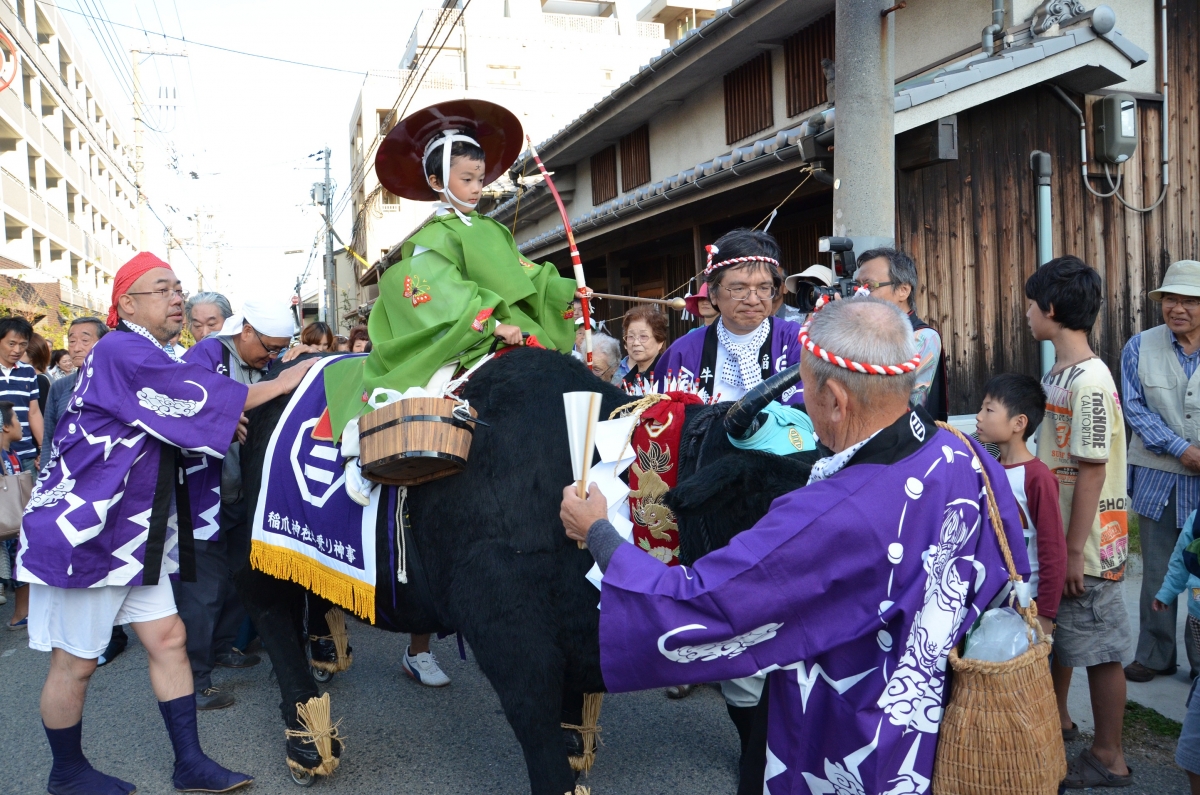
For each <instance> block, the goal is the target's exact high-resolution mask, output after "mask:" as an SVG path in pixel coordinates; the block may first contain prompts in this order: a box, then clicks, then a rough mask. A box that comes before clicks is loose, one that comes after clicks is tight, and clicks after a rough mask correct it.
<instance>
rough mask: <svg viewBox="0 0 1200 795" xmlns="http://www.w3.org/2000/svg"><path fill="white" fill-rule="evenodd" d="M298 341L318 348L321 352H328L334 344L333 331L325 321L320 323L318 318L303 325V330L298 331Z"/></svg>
mask: <svg viewBox="0 0 1200 795" xmlns="http://www.w3.org/2000/svg"><path fill="white" fill-rule="evenodd" d="M300 342H301V343H302V344H304V345H312V346H314V347H316V348H319V349H320V351H321V353H329V352H330V351H332V350H333V348H334V344H335V343H334V340H333V331H332V330H331V329H330V328H329V325H328V324H327V323H322V322H321V321H320V320H318V321H317V322H315V323H309V324H308V325H307V326H305V327H304V331H301V332H300Z"/></svg>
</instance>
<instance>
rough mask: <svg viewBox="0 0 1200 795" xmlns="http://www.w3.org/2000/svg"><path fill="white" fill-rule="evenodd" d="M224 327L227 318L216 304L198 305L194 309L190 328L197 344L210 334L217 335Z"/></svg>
mask: <svg viewBox="0 0 1200 795" xmlns="http://www.w3.org/2000/svg"><path fill="white" fill-rule="evenodd" d="M223 325H225V316H224V315H222V314H221V310H220V309H218V308H217V305H216V304H196V305H195V306H194V307H192V322H191V323H190V324H189V327H190V328H191V331H192V336H193V337H195V339H196V342H199V341H200V340H202V339H204V338H205V337H207V336H208V335H209V334H216V333H217V332H218V331H220V330H221V326H223Z"/></svg>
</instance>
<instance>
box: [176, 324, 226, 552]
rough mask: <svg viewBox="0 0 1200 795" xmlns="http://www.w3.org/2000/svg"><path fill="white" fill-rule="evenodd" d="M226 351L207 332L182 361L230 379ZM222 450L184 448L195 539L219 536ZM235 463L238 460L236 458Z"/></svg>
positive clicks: (214, 538) (206, 539)
mask: <svg viewBox="0 0 1200 795" xmlns="http://www.w3.org/2000/svg"><path fill="white" fill-rule="evenodd" d="M227 350H228V349H227V348H226V347H225V346H224V345H223V344H222V343H221V340H220V338H219V337H218V335H216V334H210V335H209V336H207V337H205V338H204V339H202V340H200V341H199V342H197V343H196V344H195V345H193V346H192V347H190V348H188V349H187V350H186V351H185V352H184V354H183V360H184V361H185V362H187V363H189V364H195V365H199V366H200V367H203V368H204V369H205V370H210V371H211V372H214V373H217V374H218V375H223V376H225V377H227V378H229V377H231V376H230V373H229V363H228V362H229V358H228V357H229V354H228V353H227ZM227 449H228V448H227ZM225 453H226V450H222V451H221V456H220V457H217V456H211V455H208V454H207V453H202V452H199V451H197V450H184V451H183V458H184V465H185V467H186V468H187V483H188V497H189V499H190V501H191V509H192V535H193V536H195V538H196V540H197V541H217V540H219V539H220V536H221V468H222V466H223V465H224V462H223V461H222V459H223V458H224V456H225ZM234 463H235V464H236V463H237V462H236V458H235V459H234Z"/></svg>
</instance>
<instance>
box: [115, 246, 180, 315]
mask: <svg viewBox="0 0 1200 795" xmlns="http://www.w3.org/2000/svg"><path fill="white" fill-rule="evenodd" d="M155 268H166V269H167V270H171V266H170V265H168V264H167V263H165V262H163V261H162V260H160V259H159V258H158V257H156V256H154V255H153V254H151V253H150V252H149V251H142V252H140V253H138V254H136V255H135V256H134V258H133V259H131V260H129V262H126V263H125V264H124V265H122V266H121V269H120V270H119V271H117V275H116V276H114V277H113V291H112V306H110V307H109V308H108V321H107V323H108V327H109V328H116V327H117V321H118V320H119V319H120V318H118V317H117V299H118V298H120V297H121V296H123V295H125V293H127V292H129V288H130V287H132V286H133V283H134V282H136V281H137V280H138V279H139V278H141V277H142V276H143V275H145V274H146V273H147V272H149V271H152V270H154V269H155Z"/></svg>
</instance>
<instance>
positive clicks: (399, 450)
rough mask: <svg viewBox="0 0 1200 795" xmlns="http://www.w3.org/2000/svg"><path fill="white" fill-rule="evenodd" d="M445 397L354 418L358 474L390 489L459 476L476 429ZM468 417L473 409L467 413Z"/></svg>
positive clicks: (402, 402)
mask: <svg viewBox="0 0 1200 795" xmlns="http://www.w3.org/2000/svg"><path fill="white" fill-rule="evenodd" d="M457 406H458V404H457V403H455V402H454V401H453V400H447V399H445V398H408V399H407V400H399V401H396V402H395V403H389V404H388V405H386V406H383V407H382V408H379V409H376V410H375V411H372V412H371V413H369V414H365V415H363V417H362V419H361V420H359V431H358V438H359V446H360V450H361V454H360V455H359V464H360V466H361V467H362V473H363V475H364V476H365V477H366V478H367V479H369V480H373V481H375V482H376V483H384V484H386V485H389V486H416V485H418V484H421V483H427V482H429V481H431V480H437V479H438V478H444V477H446V476H447V475H453V474H455V473H458V472H461V471H462V470H463V469H464V468H465V467H466V465H467V455H468V454H469V453H470V451H471V438H472V437H473V435H474V433H475V429H474V427H473V426H472V424H471V423H470V422H467V421H465V420H463V419H461V418H459V417H458V416H456V415H455V414H454V410H455V408H456V407H457ZM470 413H471V417H472V418H474V417H475V410H474V409H470Z"/></svg>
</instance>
